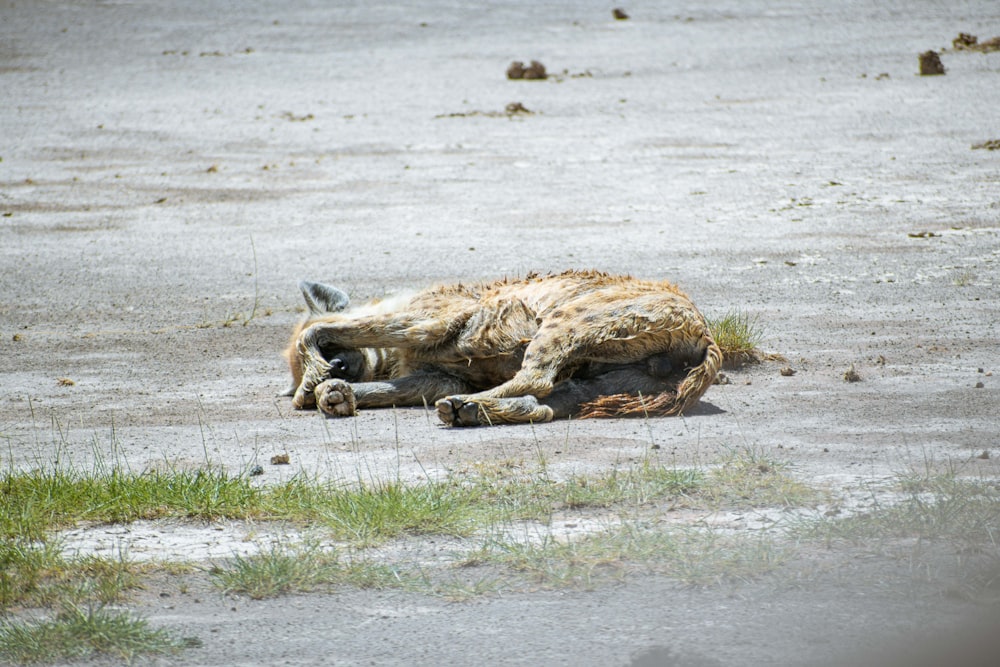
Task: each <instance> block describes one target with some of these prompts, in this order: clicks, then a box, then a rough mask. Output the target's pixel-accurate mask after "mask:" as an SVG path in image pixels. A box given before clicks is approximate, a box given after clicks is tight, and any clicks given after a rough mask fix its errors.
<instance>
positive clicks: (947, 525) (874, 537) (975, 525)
mask: <svg viewBox="0 0 1000 667" xmlns="http://www.w3.org/2000/svg"><path fill="white" fill-rule="evenodd" d="M896 493H897V494H898V495H899V496H900V497H898V498H897V499H895V501H894V502H891V503H886V502H879V501H878V498H877V497H876V498H875V500H876V502H875V504H874V507H873V508H872V509H871V510H869V511H867V512H864V513H858V514H853V515H850V516H846V517H833V518H826V519H824V520H820V521H817V522H815V523H811V524H809V525H808V527H807V529H806V530H805V532H804V534H805V535H806V536H808V537H810V538H820V539H822V540H824V541H825V542H826V543H827V544H828V545H829V544H832V543H835V542H847V543H850V544H866V545H869V546H871V545H876V544H878V543H881V542H887V541H893V540H898V539H902V538H918V539H920V540H948V541H950V542H952V543H955V544H959V543H966V544H969V545H973V546H976V547H983V546H986V547H989V549H990V551H991V552H993V553H994V554H996V556H997V557H998V558H1000V488H998V487H997V485H996V483H995V482H993V481H990V482H985V481H977V480H970V479H963V478H961V477H959V476H958V475H956V474H955V473H954V472H949V473H945V474H930V475H923V476H905V477H902V478H900V480H899V482H898V484H897V492H896Z"/></svg>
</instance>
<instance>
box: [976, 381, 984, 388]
mask: <svg viewBox="0 0 1000 667" xmlns="http://www.w3.org/2000/svg"><path fill="white" fill-rule="evenodd" d="M985 386H986V385H985V384H983V383H982V382H977V383H976V389H982V388H983V387H985Z"/></svg>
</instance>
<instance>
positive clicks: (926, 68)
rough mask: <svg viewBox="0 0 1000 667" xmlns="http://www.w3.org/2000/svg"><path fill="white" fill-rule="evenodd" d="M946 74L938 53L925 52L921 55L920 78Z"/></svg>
mask: <svg viewBox="0 0 1000 667" xmlns="http://www.w3.org/2000/svg"><path fill="white" fill-rule="evenodd" d="M936 74H944V65H942V64H941V56H939V55H938V54H937V51H925V52H923V53H921V54H920V76H933V75H936Z"/></svg>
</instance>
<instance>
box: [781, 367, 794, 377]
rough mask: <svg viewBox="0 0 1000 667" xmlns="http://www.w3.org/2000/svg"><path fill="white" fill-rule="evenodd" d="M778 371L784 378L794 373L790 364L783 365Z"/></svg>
mask: <svg viewBox="0 0 1000 667" xmlns="http://www.w3.org/2000/svg"><path fill="white" fill-rule="evenodd" d="M778 372H779V373H781V374H782V375H784V376H785V377H786V378H787V377H792V376H793V375H795V369H794V368H792V367H791V366H785V367H784V368H782V369H781V370H780V371H778Z"/></svg>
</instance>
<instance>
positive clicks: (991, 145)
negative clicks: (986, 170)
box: [972, 139, 1000, 151]
mask: <svg viewBox="0 0 1000 667" xmlns="http://www.w3.org/2000/svg"><path fill="white" fill-rule="evenodd" d="M980 148H982V149H985V150H988V151H1000V139H990V140H989V141H981V142H979V143H978V144H972V150H977V149H980Z"/></svg>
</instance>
